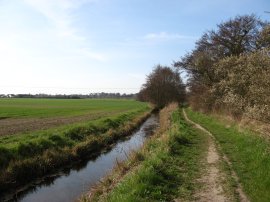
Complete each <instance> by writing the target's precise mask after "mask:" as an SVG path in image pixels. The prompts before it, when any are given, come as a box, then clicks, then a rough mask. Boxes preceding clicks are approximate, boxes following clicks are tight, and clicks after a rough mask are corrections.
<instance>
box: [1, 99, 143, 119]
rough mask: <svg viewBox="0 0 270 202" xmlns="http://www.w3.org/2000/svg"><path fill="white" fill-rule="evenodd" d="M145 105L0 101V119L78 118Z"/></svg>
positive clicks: (99, 101) (111, 101)
mask: <svg viewBox="0 0 270 202" xmlns="http://www.w3.org/2000/svg"><path fill="white" fill-rule="evenodd" d="M143 106H145V103H141V102H137V101H134V100H124V99H31V98H12V99H6V98H2V99H0V119H3V118H45V117H46V118H47V117H61V116H79V115H85V114H89V113H97V112H114V111H125V110H132V109H137V108H140V107H143Z"/></svg>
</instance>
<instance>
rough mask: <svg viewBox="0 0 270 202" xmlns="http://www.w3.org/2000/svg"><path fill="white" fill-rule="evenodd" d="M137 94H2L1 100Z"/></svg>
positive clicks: (133, 96) (115, 96) (106, 96)
mask: <svg viewBox="0 0 270 202" xmlns="http://www.w3.org/2000/svg"><path fill="white" fill-rule="evenodd" d="M136 96H137V94H125V93H123V94H120V93H104V92H102V93H89V94H86V95H82V94H71V95H65V94H57V95H50V94H0V98H54V99H85V98H127V99H132V98H136Z"/></svg>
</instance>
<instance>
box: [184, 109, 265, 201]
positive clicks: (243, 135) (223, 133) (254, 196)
mask: <svg viewBox="0 0 270 202" xmlns="http://www.w3.org/2000/svg"><path fill="white" fill-rule="evenodd" d="M187 113H188V116H189V118H190V119H191V120H193V121H194V122H197V123H199V124H201V125H202V126H203V127H205V128H206V129H207V130H209V131H210V132H211V133H212V134H213V135H214V136H215V137H216V139H217V141H218V143H219V144H220V147H221V150H222V152H223V153H225V154H226V156H227V157H228V158H229V159H230V161H231V163H232V168H233V170H235V172H236V174H237V175H238V177H239V180H240V183H241V184H242V186H243V188H244V191H245V193H246V194H247V195H248V197H249V199H250V200H251V201H265V202H266V201H270V191H269V190H270V143H269V142H268V141H266V140H265V139H263V138H262V137H259V136H258V135H255V134H253V133H252V132H250V131H248V130H246V131H239V130H238V127H237V125H231V126H228V125H225V124H224V123H222V122H221V121H219V120H217V119H215V118H213V117H211V116H207V115H204V114H201V113H198V112H194V111H192V110H191V109H188V110H187Z"/></svg>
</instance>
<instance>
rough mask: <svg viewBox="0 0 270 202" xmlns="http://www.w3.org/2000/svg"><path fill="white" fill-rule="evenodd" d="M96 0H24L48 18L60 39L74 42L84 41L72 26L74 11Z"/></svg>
mask: <svg viewBox="0 0 270 202" xmlns="http://www.w3.org/2000/svg"><path fill="white" fill-rule="evenodd" d="M93 1H94V0H24V2H25V3H26V4H28V5H29V6H31V7H32V8H33V9H34V10H35V11H37V12H39V13H40V14H42V15H43V16H44V17H46V18H47V20H48V21H49V23H50V24H51V25H52V26H53V27H54V29H55V31H56V33H57V35H58V36H60V37H69V38H72V39H74V40H83V39H84V37H82V36H79V35H77V33H76V32H77V30H76V29H75V28H74V26H72V23H73V22H74V16H73V11H74V10H76V9H77V8H79V7H80V6H82V5H83V4H85V3H89V2H93Z"/></svg>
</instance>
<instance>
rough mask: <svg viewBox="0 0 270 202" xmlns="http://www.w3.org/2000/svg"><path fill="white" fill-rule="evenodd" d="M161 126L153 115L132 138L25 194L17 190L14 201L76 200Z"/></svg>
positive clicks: (51, 177) (45, 181)
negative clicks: (116, 162)
mask: <svg viewBox="0 0 270 202" xmlns="http://www.w3.org/2000/svg"><path fill="white" fill-rule="evenodd" d="M157 126H158V116H157V115H152V116H151V117H150V118H149V119H147V120H146V121H145V122H144V124H143V125H142V126H141V127H140V128H139V130H138V131H136V132H135V133H134V134H133V135H132V136H130V137H129V138H126V139H124V140H121V141H119V142H118V143H117V144H115V145H114V146H113V147H112V148H111V149H110V150H107V151H103V153H101V154H100V155H99V156H98V157H97V158H95V159H90V160H89V159H88V160H85V161H81V162H79V163H77V164H76V165H73V166H72V168H66V169H64V170H63V171H62V172H61V173H58V174H57V175H54V176H49V177H46V178H44V179H43V181H42V182H41V181H40V182H35V183H33V184H32V185H31V186H30V187H28V188H27V189H25V190H24V191H19V190H17V191H16V192H17V194H13V196H12V201H22V202H32V201H33V202H36V201H39V202H43V201H44V202H45V201H46V202H47V201H50V202H60V201H65V202H69V201H74V200H76V199H77V198H78V197H80V196H81V195H82V194H83V193H84V192H85V191H88V190H89V188H90V187H91V186H93V185H94V184H96V183H97V182H98V181H99V180H100V179H101V178H102V177H104V176H106V174H107V173H108V172H109V171H110V170H111V169H112V168H113V166H114V164H115V161H116V159H117V160H118V161H122V160H125V159H126V158H127V155H128V154H129V153H130V152H131V151H133V150H136V149H138V148H139V147H140V146H142V144H143V142H144V140H145V138H146V137H147V136H149V135H151V134H152V133H153V131H154V130H155V128H156V127H157Z"/></svg>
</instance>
